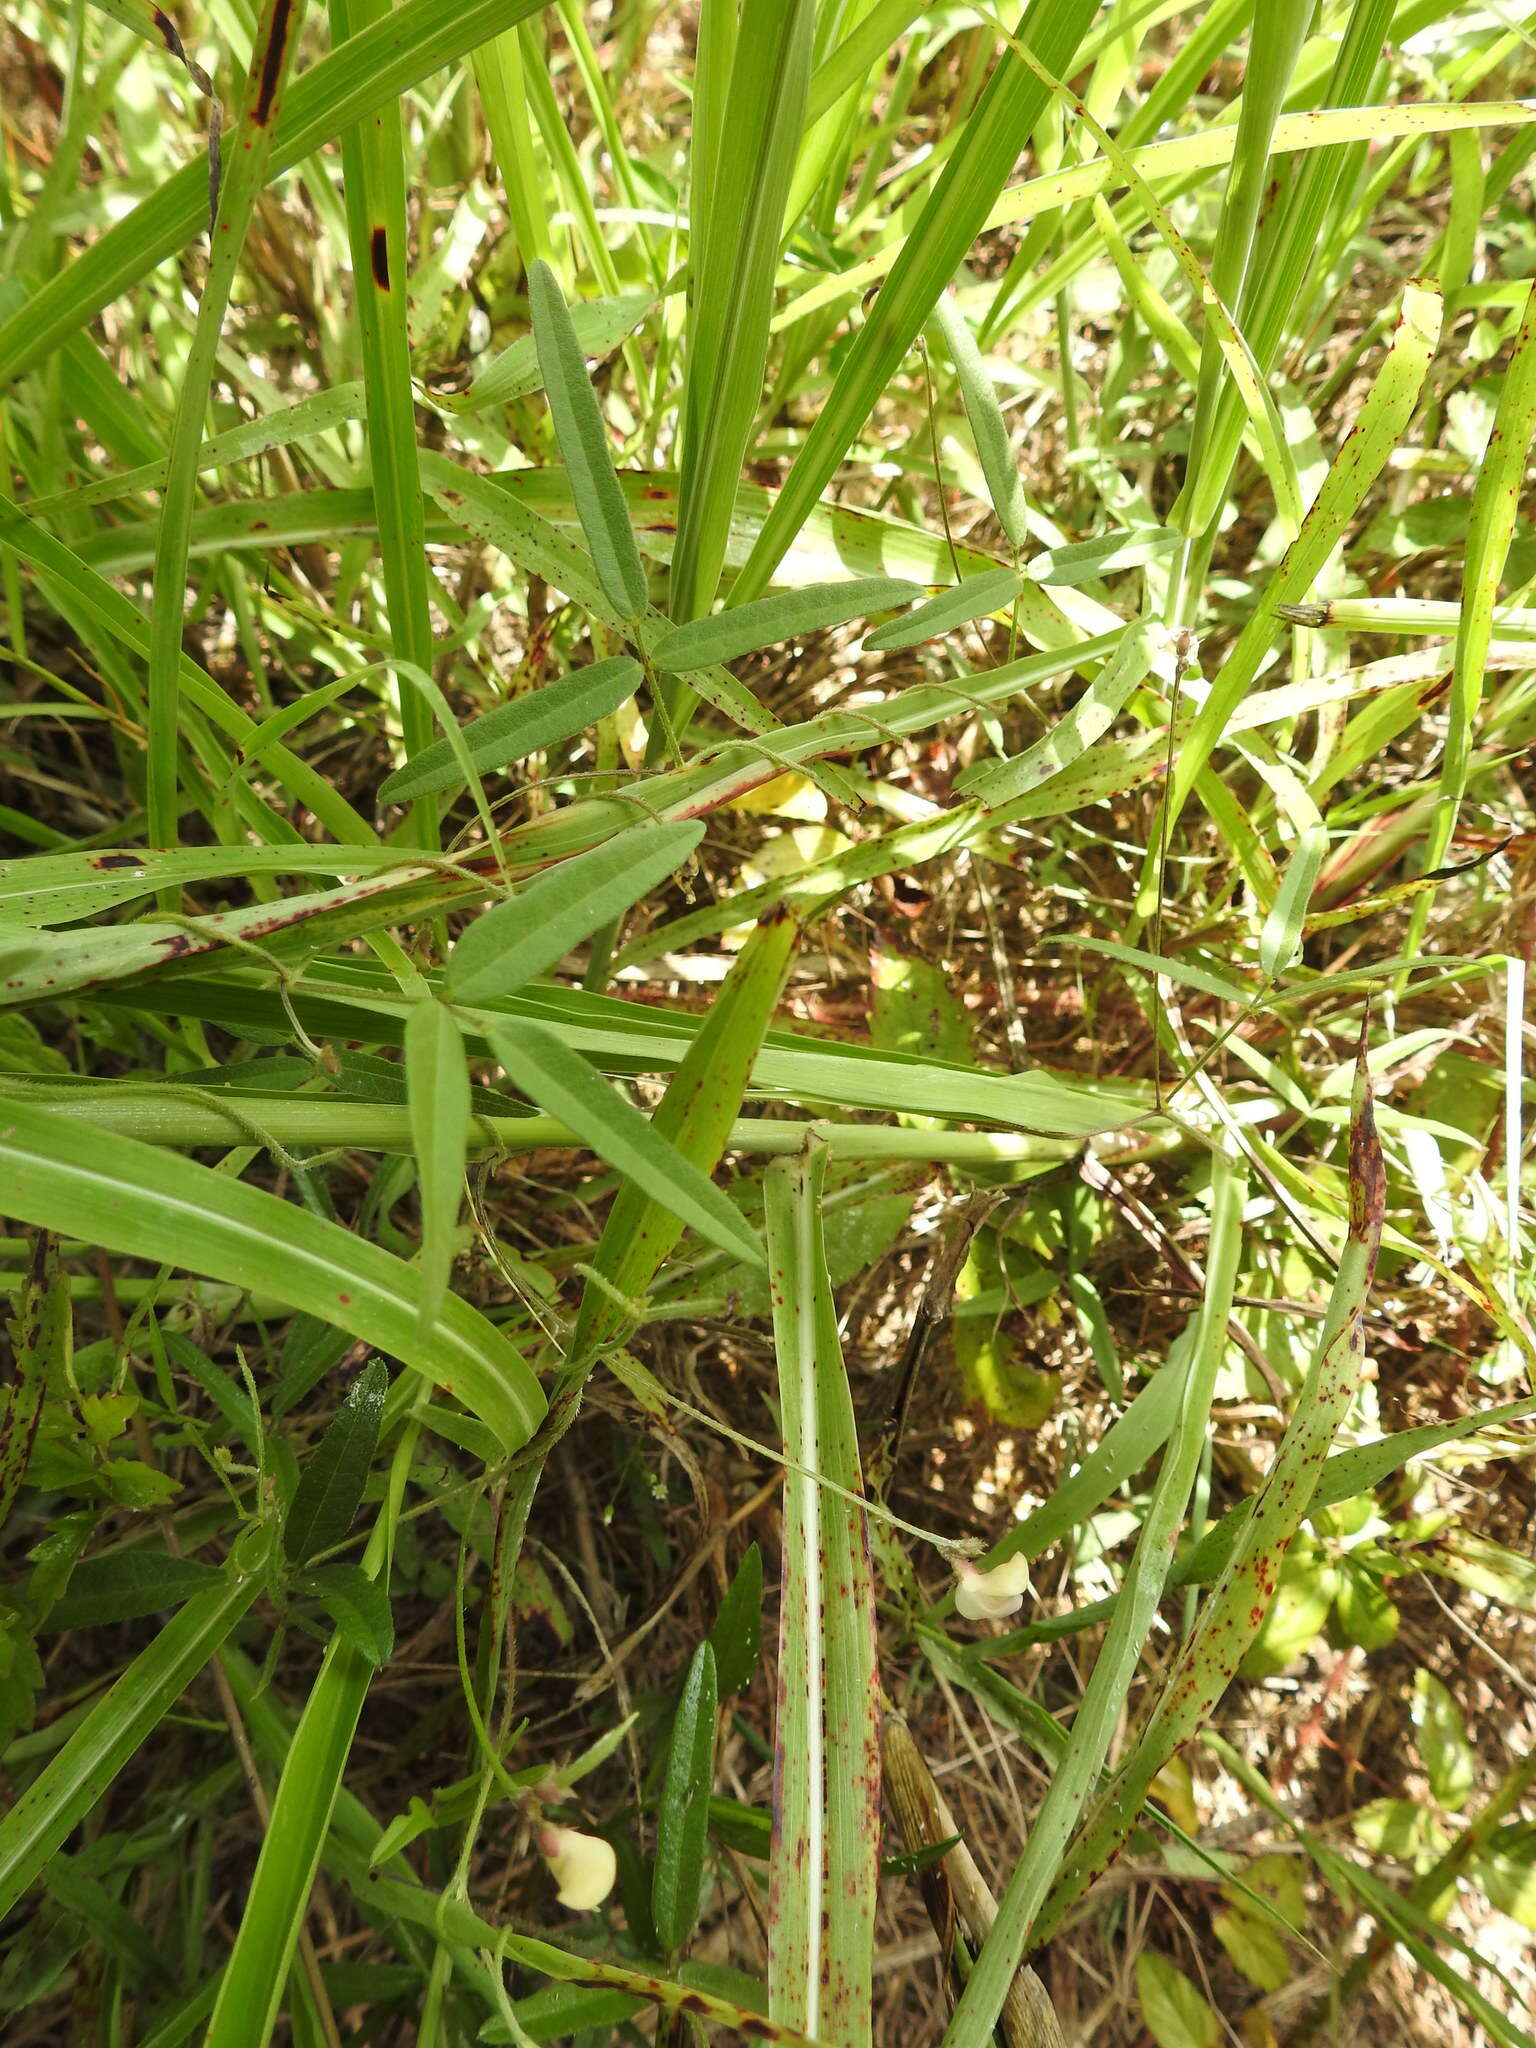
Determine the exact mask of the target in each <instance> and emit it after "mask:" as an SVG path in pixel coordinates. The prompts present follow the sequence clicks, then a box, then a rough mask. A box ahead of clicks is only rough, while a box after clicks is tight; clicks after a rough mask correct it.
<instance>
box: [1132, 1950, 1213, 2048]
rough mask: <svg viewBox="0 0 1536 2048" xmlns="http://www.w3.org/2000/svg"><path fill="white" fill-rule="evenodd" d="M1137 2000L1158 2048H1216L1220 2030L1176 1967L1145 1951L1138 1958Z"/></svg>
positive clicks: (1164, 1959) (1206, 2006)
mask: <svg viewBox="0 0 1536 2048" xmlns="http://www.w3.org/2000/svg"><path fill="white" fill-rule="evenodd" d="M1136 1996H1137V1998H1138V1999H1139V2000H1140V2002H1141V2016H1142V2018H1143V2020H1145V2022H1146V2026H1147V2032H1148V2033H1149V2034H1150V2035H1151V2036H1152V2038H1153V2040H1154V2041H1155V2042H1156V2043H1157V2048H1216V2042H1217V2041H1218V2039H1219V2038H1220V2035H1221V2026H1220V2023H1219V2022H1218V2020H1217V2018H1216V2015H1215V2013H1213V2012H1212V2011H1211V2008H1210V2007H1209V2006H1208V2005H1207V2004H1206V2002H1205V2000H1204V1998H1202V1997H1201V1995H1200V1993H1199V1992H1198V1991H1197V1990H1196V1989H1195V1987H1194V1985H1193V1984H1192V1983H1191V1982H1190V1981H1189V1979H1188V1978H1187V1977H1186V1976H1185V1974H1184V1972H1183V1971H1182V1970H1181V1969H1180V1968H1179V1966H1178V1964H1177V1963H1173V1962H1170V1961H1169V1959H1168V1958H1167V1956H1160V1955H1159V1954H1158V1953H1157V1951H1156V1950H1155V1949H1150V1948H1144V1949H1143V1950H1142V1951H1141V1953H1140V1954H1139V1955H1138V1956H1137V1958H1136Z"/></svg>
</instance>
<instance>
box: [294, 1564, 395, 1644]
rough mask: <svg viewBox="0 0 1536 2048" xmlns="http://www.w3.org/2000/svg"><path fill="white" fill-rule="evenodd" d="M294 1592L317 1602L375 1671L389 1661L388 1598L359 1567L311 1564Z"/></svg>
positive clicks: (392, 1626)
mask: <svg viewBox="0 0 1536 2048" xmlns="http://www.w3.org/2000/svg"><path fill="white" fill-rule="evenodd" d="M294 1589H295V1591H296V1592H300V1593H303V1594H304V1595H306V1596H307V1598H309V1599H311V1600H318V1601H319V1602H320V1605H321V1606H322V1607H323V1608H324V1609H325V1611H326V1613H327V1614H328V1615H329V1616H330V1617H331V1619H332V1621H334V1622H335V1624H336V1627H337V1630H338V1631H339V1633H340V1634H341V1635H342V1636H344V1637H345V1638H346V1640H347V1641H348V1642H349V1643H350V1644H351V1645H352V1647H353V1649H354V1650H356V1651H357V1653H358V1655H359V1656H361V1657H365V1658H366V1659H367V1660H368V1662H369V1663H370V1664H372V1665H373V1666H374V1667H375V1668H377V1667H378V1666H379V1665H381V1664H387V1663H388V1662H389V1657H390V1652H391V1651H392V1650H393V1649H394V1647H395V1618H394V1615H393V1613H392V1612H391V1609H390V1605H389V1595H388V1593H387V1592H386V1591H385V1589H384V1587H383V1586H382V1585H381V1584H380V1582H379V1581H378V1580H377V1579H371V1578H369V1576H368V1574H367V1573H366V1572H365V1571H364V1570H363V1569H362V1567H361V1566H360V1565H355V1564H321V1565H315V1566H313V1567H311V1569H310V1570H308V1571H305V1572H301V1573H300V1574H299V1576H298V1577H297V1578H296V1579H295V1580H294Z"/></svg>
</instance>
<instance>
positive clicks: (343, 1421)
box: [283, 1358, 389, 1565]
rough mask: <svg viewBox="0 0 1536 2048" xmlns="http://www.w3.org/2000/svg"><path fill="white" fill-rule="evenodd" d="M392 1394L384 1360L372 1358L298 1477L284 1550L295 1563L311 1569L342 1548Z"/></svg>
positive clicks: (352, 1386) (289, 1514)
mask: <svg viewBox="0 0 1536 2048" xmlns="http://www.w3.org/2000/svg"><path fill="white" fill-rule="evenodd" d="M388 1392H389V1373H388V1371H387V1370H386V1368H385V1365H384V1361H383V1359H381V1358H370V1359H369V1361H368V1363H367V1364H366V1365H365V1366H364V1367H363V1370H362V1371H361V1372H360V1373H359V1374H358V1376H357V1378H356V1379H355V1380H354V1381H353V1382H352V1385H351V1387H350V1388H349V1389H348V1392H347V1398H346V1400H345V1401H343V1403H342V1404H341V1407H340V1408H339V1409H338V1411H337V1413H336V1415H335V1417H334V1419H333V1421H332V1422H331V1426H330V1428H329V1429H327V1431H326V1432H325V1435H324V1436H323V1437H321V1439H320V1442H319V1444H318V1445H317V1446H316V1448H315V1449H314V1451H313V1452H311V1454H310V1456H309V1458H308V1459H307V1461H306V1462H305V1465H304V1468H303V1470H302V1471H301V1472H300V1474H299V1484H298V1489H297V1491H296V1492H295V1494H294V1496H293V1505H292V1506H291V1507H290V1508H289V1510H288V1515H287V1519H286V1520H285V1521H284V1523H283V1551H284V1554H285V1555H286V1556H287V1558H288V1561H289V1563H290V1564H295V1565H301V1564H307V1563H308V1561H309V1559H310V1558H312V1557H314V1556H316V1555H317V1554H318V1553H319V1552H320V1551H322V1550H329V1549H331V1547H332V1546H333V1545H334V1544H337V1543H340V1542H341V1540H342V1538H343V1537H344V1536H345V1535H346V1533H347V1531H348V1530H349V1529H350V1528H351V1526H352V1518H353V1516H354V1515H355V1514H356V1513H357V1510H358V1508H359V1506H360V1505H361V1502H362V1498H363V1488H364V1487H365V1486H366V1485H367V1483H368V1474H369V1471H370V1469H371V1468H372V1465H373V1453H374V1450H375V1448H376V1447H377V1445H378V1441H379V1425H380V1423H381V1422H382V1421H383V1419H384V1397H385V1395H386V1394H387V1393H388Z"/></svg>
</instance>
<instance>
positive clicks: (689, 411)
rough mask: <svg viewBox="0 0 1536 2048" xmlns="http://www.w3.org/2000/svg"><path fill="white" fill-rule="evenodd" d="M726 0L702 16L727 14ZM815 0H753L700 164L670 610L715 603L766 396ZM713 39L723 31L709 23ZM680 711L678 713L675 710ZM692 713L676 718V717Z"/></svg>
mask: <svg viewBox="0 0 1536 2048" xmlns="http://www.w3.org/2000/svg"><path fill="white" fill-rule="evenodd" d="M728 11H730V10H729V6H728V0H710V4H709V5H708V6H707V7H706V13H707V14H710V15H724V14H726V13H727V12H728ZM815 19H816V7H815V0H746V4H745V6H744V7H743V8H742V9H741V14H740V21H739V24H738V25H734V27H733V30H732V32H731V33H730V35H729V36H728V37H725V38H724V39H725V41H726V42H727V43H728V45H729V51H730V56H729V62H730V73H729V76H730V84H729V87H728V89H727V91H726V94H725V96H724V101H723V105H720V102H719V101H718V98H716V99H714V100H709V101H707V102H706V106H707V107H710V108H712V107H714V106H716V105H720V120H719V128H718V134H715V132H714V131H710V133H711V140H712V142H713V144H714V146H712V147H710V148H709V149H708V150H707V152H706V153H704V154H702V155H701V157H700V159H699V161H698V163H697V165H696V169H695V190H694V204H695V206H697V207H699V209H700V214H701V216H702V221H703V223H704V233H703V235H702V236H701V237H700V238H699V240H698V241H697V242H696V243H695V245H694V247H693V250H692V252H691V261H690V264H689V311H690V316H691V317H690V326H689V343H688V355H687V363H686V375H685V386H684V394H683V459H682V480H681V493H680V499H679V506H678V522H677V552H676V554H675V556H674V557H673V564H672V585H671V592H670V608H671V612H672V616H673V617H674V618H675V619H678V620H680V621H683V620H690V619H695V618H698V617H699V616H700V615H701V614H702V613H704V612H706V611H708V609H709V606H710V605H711V603H712V602H713V601H714V596H715V592H716V590H717V589H718V587H719V582H720V572H721V569H722V568H723V566H724V563H725V548H726V540H727V537H728V535H729V532H730V522H731V512H732V507H733V504H734V501H735V495H736V486H737V483H738V482H739V480H740V477H741V466H742V462H743V459H744V458H745V456H746V452H747V445H748V442H749V440H750V438H751V433H752V423H753V420H754V419H755V417H756V415H757V408H758V405H759V404H760V403H761V400H762V392H763V366H764V364H765V363H766V361H767V357H768V321H769V315H770V313H771V312H772V308H773V285H774V277H775V274H776V272H777V269H778V262H779V245H780V241H781V239H782V235H783V222H784V208H785V203H786V201H787V199H788V197H789V188H790V180H791V178H792V177H793V175H794V167H795V156H796V152H797V151H798V149H799V145H800V135H801V129H802V125H803V122H804V118H805V100H806V92H807V88H808V86H809V83H810V65H811V38H812V32H813V29H814V26H815ZM713 34H714V36H715V37H716V38H717V39H718V38H720V37H721V36H722V34H723V31H722V30H721V29H720V28H719V27H718V26H717V27H716V28H715V29H714V31H713ZM674 717H675V718H676V717H677V712H676V710H675V709H674ZM684 722H686V721H685V720H682V719H678V723H679V724H681V723H684Z"/></svg>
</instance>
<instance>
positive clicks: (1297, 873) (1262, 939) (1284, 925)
mask: <svg viewBox="0 0 1536 2048" xmlns="http://www.w3.org/2000/svg"><path fill="white" fill-rule="evenodd" d="M1327 852H1328V827H1327V826H1326V825H1325V824H1323V823H1322V822H1321V820H1319V822H1318V823H1317V824H1315V825H1307V826H1305V827H1304V828H1303V830H1302V831H1301V832H1300V833H1299V834H1298V836H1297V840H1296V844H1295V846H1294V847H1293V848H1292V850H1291V857H1290V859H1289V860H1288V861H1287V862H1286V864H1285V874H1284V876H1283V877H1282V879H1281V883H1280V887H1279V890H1278V891H1277V893H1276V896H1275V901H1274V907H1273V909H1272V910H1271V911H1270V913H1269V915H1268V917H1267V918H1265V920H1264V929H1263V931H1262V932H1261V933H1260V934H1259V966H1260V968H1261V970H1262V971H1263V974H1264V976H1265V978H1266V980H1269V981H1273V980H1274V979H1275V977H1276V976H1277V975H1280V974H1283V973H1284V972H1285V970H1286V968H1287V967H1289V966H1290V965H1291V963H1292V962H1293V961H1295V960H1297V959H1299V958H1300V955H1301V942H1302V934H1303V929H1304V927H1305V925H1306V919H1307V905H1308V904H1309V903H1310V902H1311V900H1312V891H1313V889H1314V888H1315V887H1316V886H1317V877H1318V872H1319V870H1320V869H1321V867H1322V865H1323V860H1324V857H1325V856H1326V854H1327Z"/></svg>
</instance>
